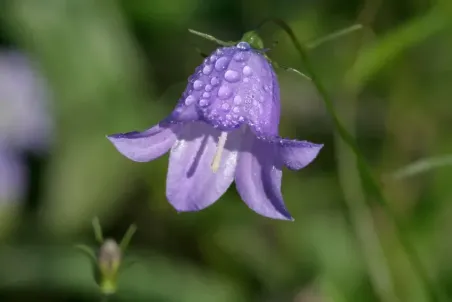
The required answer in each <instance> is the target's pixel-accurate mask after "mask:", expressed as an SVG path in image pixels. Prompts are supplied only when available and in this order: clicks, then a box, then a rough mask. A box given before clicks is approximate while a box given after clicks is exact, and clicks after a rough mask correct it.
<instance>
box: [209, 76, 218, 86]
mask: <svg viewBox="0 0 452 302" xmlns="http://www.w3.org/2000/svg"><path fill="white" fill-rule="evenodd" d="M210 84H212V85H213V86H217V85H218V84H220V79H219V78H218V77H213V78H212V79H211V80H210Z"/></svg>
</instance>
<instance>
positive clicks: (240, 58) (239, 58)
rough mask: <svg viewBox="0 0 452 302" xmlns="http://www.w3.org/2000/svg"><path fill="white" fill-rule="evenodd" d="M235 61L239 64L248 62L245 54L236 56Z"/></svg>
mask: <svg viewBox="0 0 452 302" xmlns="http://www.w3.org/2000/svg"><path fill="white" fill-rule="evenodd" d="M234 60H236V61H237V62H243V61H245V60H246V57H245V54H244V53H243V52H238V53H236V54H235V55H234Z"/></svg>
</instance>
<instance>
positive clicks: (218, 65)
mask: <svg viewBox="0 0 452 302" xmlns="http://www.w3.org/2000/svg"><path fill="white" fill-rule="evenodd" d="M228 64H229V58H228V57H221V58H219V59H218V60H217V61H216V62H215V69H216V70H217V71H223V70H225V69H226V67H228Z"/></svg>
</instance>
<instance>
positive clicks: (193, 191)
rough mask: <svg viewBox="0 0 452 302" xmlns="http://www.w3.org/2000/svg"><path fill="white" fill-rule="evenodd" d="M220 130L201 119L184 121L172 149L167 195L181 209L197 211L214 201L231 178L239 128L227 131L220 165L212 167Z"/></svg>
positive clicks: (224, 190) (182, 210)
mask: <svg viewBox="0 0 452 302" xmlns="http://www.w3.org/2000/svg"><path fill="white" fill-rule="evenodd" d="M220 134H221V132H220V131H219V130H217V129H215V128H213V127H212V126H209V125H208V124H206V123H204V122H192V123H187V124H185V126H184V129H183V130H182V131H181V132H180V133H179V134H178V140H177V142H176V144H175V145H174V147H173V148H172V149H171V154H170V159H169V167H168V177H167V183H166V196H167V198H168V200H169V202H170V203H171V204H172V205H173V207H174V208H175V209H176V210H177V211H180V212H186V211H198V210H201V209H204V208H206V207H208V206H209V205H211V204H212V203H214V202H215V201H216V200H217V199H218V198H220V196H221V195H223V194H224V192H226V190H227V189H228V188H229V186H230V185H231V183H232V181H233V180H234V173H235V166H236V163H237V155H238V147H239V144H240V132H239V131H232V132H229V134H228V138H227V141H226V145H225V149H224V151H223V154H222V157H221V164H220V168H219V169H218V171H217V172H216V173H214V172H213V171H212V168H211V163H212V160H213V158H214V155H215V153H216V151H217V142H218V139H219V136H220Z"/></svg>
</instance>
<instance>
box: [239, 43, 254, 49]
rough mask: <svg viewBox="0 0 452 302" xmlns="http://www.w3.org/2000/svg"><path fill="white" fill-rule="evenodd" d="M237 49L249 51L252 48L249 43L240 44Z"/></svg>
mask: <svg viewBox="0 0 452 302" xmlns="http://www.w3.org/2000/svg"><path fill="white" fill-rule="evenodd" d="M237 48H240V49H243V50H248V49H251V46H250V45H249V44H248V43H247V42H243V41H242V42H239V44H237Z"/></svg>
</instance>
